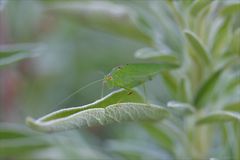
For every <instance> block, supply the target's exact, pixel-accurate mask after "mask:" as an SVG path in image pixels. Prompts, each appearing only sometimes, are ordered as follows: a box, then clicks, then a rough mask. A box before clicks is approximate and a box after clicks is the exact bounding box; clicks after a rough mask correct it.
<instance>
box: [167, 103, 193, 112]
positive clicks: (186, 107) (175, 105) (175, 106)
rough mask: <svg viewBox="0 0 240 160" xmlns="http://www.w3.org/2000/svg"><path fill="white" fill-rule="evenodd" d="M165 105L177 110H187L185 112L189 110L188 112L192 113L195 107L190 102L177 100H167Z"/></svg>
mask: <svg viewBox="0 0 240 160" xmlns="http://www.w3.org/2000/svg"><path fill="white" fill-rule="evenodd" d="M167 107H168V108H170V109H173V110H175V111H177V112H179V111H187V112H190V113H194V112H195V111H196V110H195V108H194V107H193V106H192V105H191V104H189V103H182V102H177V101H169V102H168V103H167Z"/></svg>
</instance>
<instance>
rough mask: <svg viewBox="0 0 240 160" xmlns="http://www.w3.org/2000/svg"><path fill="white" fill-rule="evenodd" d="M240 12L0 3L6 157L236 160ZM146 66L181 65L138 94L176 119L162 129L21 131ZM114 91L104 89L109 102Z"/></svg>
mask: <svg viewBox="0 0 240 160" xmlns="http://www.w3.org/2000/svg"><path fill="white" fill-rule="evenodd" d="M239 6H240V4H239V2H238V1H237V0H229V1H223V0H215V1H211V0H182V1H174V0H164V1H156V0H150V1H139V0H132V1H124V0H122V1H119V0H111V1H110V0H109V1H107V0H102V1H88V0H85V1H64V0H61V1H56V0H22V1H18V0H5V1H0V36H1V37H0V119H1V125H0V158H3V159H4V158H10V159H120V160H121V159H131V160H132V159H164V160H166V159H209V158H212V157H214V158H217V159H218V158H219V159H236V160H237V159H240V153H239V150H240V138H239V135H240V126H239V124H240V113H239V107H240V105H239V101H240V98H239V97H240V93H239V90H240V78H239V74H240V70H239V67H240V64H239V62H240V45H239V44H240V43H239V42H240V38H239V35H240V34H239V33H240V32H239V31H240V23H239V19H240V17H239V16H240V8H239ZM134 53H135V55H134ZM134 56H135V57H134ZM143 62H147V63H163V62H164V63H166V62H167V63H169V62H171V63H172V62H173V63H176V64H180V67H179V68H178V69H176V70H165V71H162V72H161V73H160V74H159V76H156V77H152V78H153V79H152V81H147V82H145V84H144V87H142V86H137V87H135V88H134V90H135V91H137V92H139V93H140V94H141V95H142V96H143V97H144V99H145V100H146V101H147V103H153V104H156V105H160V106H162V107H164V108H165V109H166V110H167V111H168V112H169V113H170V114H169V116H168V118H166V119H165V120H164V121H161V122H160V121H159V122H141V123H139V122H138V123H137V122H134V123H121V124H112V125H107V126H96V127H90V128H85V129H75V130H73V131H65V132H59V133H53V134H43V133H38V132H34V131H32V130H30V129H28V128H27V127H25V126H24V125H23V124H24V123H25V117H27V116H28V115H31V116H33V117H41V116H42V115H43V114H44V113H49V112H52V111H56V110H58V109H62V108H68V107H72V106H82V105H85V104H89V103H91V102H93V101H96V99H99V98H100V97H101V92H102V83H101V82H96V83H95V84H94V85H91V86H89V87H87V88H85V89H84V90H81V91H80V92H79V93H77V94H75V95H74V96H72V97H70V99H68V100H67V101H64V103H62V104H60V105H57V104H58V103H59V102H61V101H62V100H63V99H65V98H66V97H67V96H69V95H71V93H73V92H74V91H76V90H77V89H78V88H80V87H81V86H85V85H87V84H88V83H89V82H93V81H95V80H99V79H103V78H104V76H105V75H107V73H109V72H110V70H111V69H112V68H114V67H115V66H118V65H121V64H128V63H143ZM146 71H147V72H148V69H147V68H146ZM131 72H133V70H131ZM132 74H134V72H133V73H132ZM124 76H126V77H127V80H130V78H132V77H131V76H130V77H129V75H128V74H127V73H126V74H125V75H124ZM138 80H139V79H138ZM144 81H145V80H144ZM112 90H114V88H113V89H107V88H104V90H103V91H104V95H107V94H108V93H111V92H112ZM97 102H98V101H97ZM114 103H118V102H114ZM135 107H136V106H135ZM136 108H137V107H136ZM69 110H71V109H69ZM134 110H137V109H135V108H134ZM63 111H65V110H63ZM139 112H141V111H139ZM54 113H56V112H53V114H54ZM74 113H75V112H74ZM84 113H85V112H84ZM141 113H143V112H141ZM72 115H74V114H72ZM132 119H134V118H132ZM6 122H7V123H6ZM66 124H67V123H66ZM204 124H207V125H204ZM63 127H65V126H64V125H63Z"/></svg>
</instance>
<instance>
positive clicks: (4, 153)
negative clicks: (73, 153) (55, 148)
mask: <svg viewBox="0 0 240 160" xmlns="http://www.w3.org/2000/svg"><path fill="white" fill-rule="evenodd" d="M49 146H50V144H49V143H48V142H47V141H46V140H44V139H42V138H41V137H40V136H39V135H38V134H36V133H33V132H32V131H31V130H28V129H27V128H25V127H22V126H17V125H12V124H11V125H10V124H0V158H1V157H8V156H10V157H11V156H13V155H15V156H16V155H21V156H23V155H29V154H30V153H32V152H34V151H39V150H40V149H45V148H46V147H49Z"/></svg>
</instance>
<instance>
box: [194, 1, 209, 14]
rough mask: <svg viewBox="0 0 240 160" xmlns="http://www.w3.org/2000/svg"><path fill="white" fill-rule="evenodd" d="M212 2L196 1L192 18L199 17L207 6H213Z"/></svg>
mask: <svg viewBox="0 0 240 160" xmlns="http://www.w3.org/2000/svg"><path fill="white" fill-rule="evenodd" d="M211 2H212V0H196V1H195V2H194V3H193V5H192V7H191V10H190V14H191V15H192V16H197V15H198V14H199V13H200V12H201V11H202V10H203V9H204V8H205V7H206V6H208V5H209V4H211Z"/></svg>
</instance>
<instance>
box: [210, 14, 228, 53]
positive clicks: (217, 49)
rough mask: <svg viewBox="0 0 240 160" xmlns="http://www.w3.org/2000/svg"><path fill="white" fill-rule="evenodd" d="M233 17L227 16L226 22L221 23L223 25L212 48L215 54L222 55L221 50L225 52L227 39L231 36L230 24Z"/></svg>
mask: <svg viewBox="0 0 240 160" xmlns="http://www.w3.org/2000/svg"><path fill="white" fill-rule="evenodd" d="M230 24H231V19H230V18H227V19H225V20H224V22H223V23H222V24H221V26H220V27H219V28H218V30H217V32H216V35H215V38H214V40H213V42H214V43H213V46H212V49H211V53H213V54H215V55H220V54H221V52H223V50H224V47H226V44H227V43H226V41H227V40H228V38H229V36H228V35H229V31H230V26H231V25H230Z"/></svg>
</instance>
